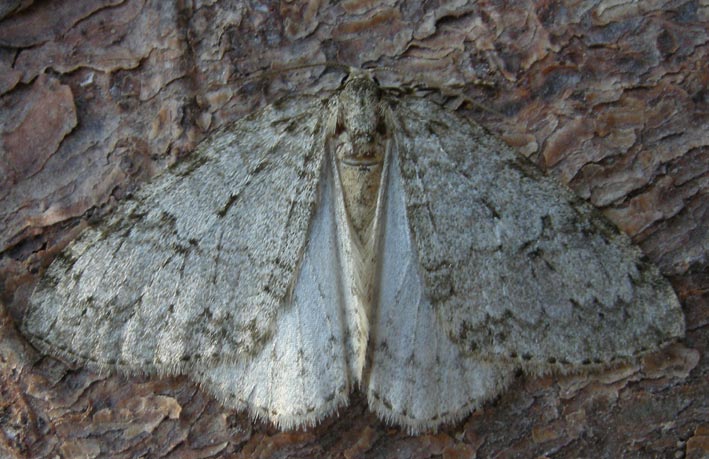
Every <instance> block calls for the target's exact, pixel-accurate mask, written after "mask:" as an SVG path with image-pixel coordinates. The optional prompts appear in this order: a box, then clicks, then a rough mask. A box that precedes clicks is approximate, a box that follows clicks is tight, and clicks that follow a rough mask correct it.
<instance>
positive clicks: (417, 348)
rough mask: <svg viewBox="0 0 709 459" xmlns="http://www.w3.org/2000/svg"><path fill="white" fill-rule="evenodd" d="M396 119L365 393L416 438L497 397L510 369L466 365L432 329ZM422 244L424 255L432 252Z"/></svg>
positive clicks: (467, 360) (443, 334)
mask: <svg viewBox="0 0 709 459" xmlns="http://www.w3.org/2000/svg"><path fill="white" fill-rule="evenodd" d="M396 117H397V113H396V112H392V113H390V116H388V119H389V121H388V128H389V129H391V130H392V131H394V133H395V134H394V135H393V136H392V139H391V143H390V148H389V151H388V154H387V162H388V166H387V177H386V183H385V187H384V195H383V196H384V199H383V206H382V213H381V215H380V216H379V217H378V218H380V219H381V222H380V224H381V240H380V243H379V248H378V254H379V266H378V277H377V279H378V282H377V289H376V295H375V305H376V307H375V308H374V310H373V313H372V316H371V333H370V340H369V346H370V349H369V354H368V370H367V373H366V374H365V378H364V386H365V387H366V391H367V397H368V400H369V405H370V407H371V408H372V409H373V410H374V411H375V412H377V414H379V415H380V416H381V417H382V418H384V419H386V420H389V421H392V422H395V423H397V424H399V425H402V426H404V427H406V428H407V430H409V431H410V432H412V433H418V432H422V431H430V430H435V429H436V428H437V427H438V426H439V425H441V424H442V423H447V422H454V421H456V420H458V419H460V418H462V417H464V416H465V415H467V414H469V413H470V412H471V411H472V410H474V409H475V408H477V407H478V406H480V405H481V404H482V403H483V402H485V401H486V400H489V399H491V398H493V397H494V396H496V395H497V394H498V393H499V392H501V391H502V390H503V389H504V388H505V387H506V386H507V382H508V381H509V380H510V379H511V375H512V367H510V366H508V365H506V364H504V363H503V364H499V363H493V362H483V361H480V360H478V359H471V358H469V356H467V355H465V354H464V352H463V350H462V349H461V347H460V346H458V345H457V344H456V343H454V342H453V341H451V339H450V337H449V336H448V333H447V331H446V329H445V328H444V327H441V326H439V324H438V322H439V321H438V320H437V318H436V310H435V307H434V303H433V300H432V297H431V296H430V293H429V292H430V291H431V289H430V288H429V286H430V285H431V284H430V283H429V284H426V280H425V279H424V278H423V274H422V268H421V261H420V258H421V257H425V256H427V255H430V252H428V251H424V252H423V253H422V252H421V250H420V248H417V247H416V246H415V243H416V240H415V237H414V235H413V234H412V232H411V231H412V229H413V228H414V226H413V225H412V224H411V222H410V220H409V215H410V214H409V212H408V209H407V207H408V206H413V205H414V202H415V201H414V200H415V199H416V198H417V196H416V195H415V194H413V193H412V192H411V190H407V189H406V188H405V187H404V184H403V179H402V168H401V163H400V156H401V155H402V154H404V153H403V152H402V151H401V149H402V148H406V147H408V146H407V145H402V142H407V141H408V140H405V139H402V137H403V138H406V137H408V136H409V134H408V133H406V132H402V131H401V130H400V125H399V121H398V120H397V119H396ZM421 205H425V203H423V202H421ZM419 237H420V236H419ZM427 242H431V245H430V246H428V245H427V246H426V247H429V248H430V247H432V246H433V244H435V241H427Z"/></svg>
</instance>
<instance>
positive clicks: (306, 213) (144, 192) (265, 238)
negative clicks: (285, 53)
mask: <svg viewBox="0 0 709 459" xmlns="http://www.w3.org/2000/svg"><path fill="white" fill-rule="evenodd" d="M320 104H321V102H320V101H319V100H316V99H311V98H293V99H290V100H285V101H283V102H281V103H280V104H276V105H273V106H270V107H268V108H266V109H265V110H263V111H261V112H259V113H257V114H254V115H251V116H249V117H247V118H244V119H242V120H240V121H238V122H237V123H235V124H234V125H232V126H231V127H228V128H226V129H225V130H223V131H222V132H220V133H218V135H214V136H212V137H211V138H210V139H208V140H206V141H205V142H204V143H202V144H201V145H200V147H198V149H197V150H196V151H195V153H194V154H193V155H192V156H191V157H190V158H188V159H187V160H185V161H184V162H183V163H182V164H180V165H178V166H177V167H175V168H172V169H170V170H168V171H166V172H165V173H163V174H162V175H161V176H159V177H156V178H155V179H154V180H153V181H152V182H150V183H149V184H147V185H146V186H145V187H143V188H142V189H141V190H140V191H139V192H137V193H136V195H135V197H134V198H133V199H130V200H128V201H125V202H123V203H121V204H120V205H119V206H118V207H117V209H116V210H115V212H114V214H113V216H112V217H111V218H110V219H109V220H107V221H106V222H104V223H102V224H100V225H99V226H98V227H97V228H92V229H90V230H88V231H86V232H85V233H83V234H82V235H81V236H80V237H79V238H78V240H77V241H76V242H75V243H74V244H73V246H71V247H70V248H68V249H67V250H66V252H65V254H63V255H62V256H60V257H59V258H58V259H57V260H56V261H55V262H54V263H53V264H52V265H51V266H50V267H49V269H48V272H47V275H46V276H45V277H44V279H43V280H42V281H40V283H39V285H38V287H37V288H36V290H35V292H34V293H33V295H32V297H31V300H30V305H29V308H28V311H27V314H26V317H25V320H24V323H23V329H24V332H25V334H26V335H27V336H28V337H29V338H30V339H31V341H32V342H33V343H34V344H35V345H36V346H37V347H38V348H40V350H42V351H43V352H46V353H48V354H50V355H55V356H59V357H62V358H65V359H68V360H70V361H76V362H80V363H89V364H93V365H95V366H98V367H114V366H117V367H120V368H123V369H125V370H128V371H148V372H152V371H160V372H165V373H178V372H186V371H189V370H190V368H194V367H196V366H200V365H205V364H207V362H219V361H236V360H239V359H242V358H245V356H248V355H250V354H252V353H254V352H256V351H257V350H258V349H259V348H261V347H262V346H263V345H264V344H265V342H267V341H268V340H269V339H270V334H271V331H272V330H271V329H272V324H273V321H274V320H275V318H276V317H277V316H278V315H279V314H280V313H281V312H282V311H281V309H282V308H283V307H284V305H285V303H286V301H285V299H286V297H287V296H288V294H289V292H290V291H291V289H292V287H293V285H294V283H295V276H296V273H297V268H298V266H299V263H300V261H301V258H302V256H303V252H304V247H305V243H306V240H307V231H308V227H309V223H310V221H311V219H312V215H313V213H314V211H315V208H316V204H317V202H316V201H317V186H318V180H319V174H320V171H321V164H322V160H323V151H324V150H323V148H322V139H323V135H322V130H323V119H322V117H321V116H320V115H319V109H320Z"/></svg>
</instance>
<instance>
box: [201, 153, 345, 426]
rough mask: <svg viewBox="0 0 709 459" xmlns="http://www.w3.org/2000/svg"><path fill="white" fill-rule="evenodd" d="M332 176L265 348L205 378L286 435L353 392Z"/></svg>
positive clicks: (226, 399)
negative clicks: (298, 271)
mask: <svg viewBox="0 0 709 459" xmlns="http://www.w3.org/2000/svg"><path fill="white" fill-rule="evenodd" d="M325 168H326V169H329V168H330V163H329V162H326V163H325ZM332 178H333V175H332V171H329V170H328V171H327V172H324V173H323V179H322V180H321V184H320V188H321V189H320V200H319V205H318V209H317V211H316V212H315V215H314V216H313V220H312V223H311V228H310V233H309V237H308V241H309V242H308V245H307V248H306V251H305V253H304V254H303V258H302V263H301V266H300V273H299V277H298V278H297V282H296V284H295V287H294V289H293V293H292V297H291V300H290V302H289V304H288V305H287V306H286V308H285V310H284V312H283V313H282V314H281V315H280V316H279V317H278V318H277V319H276V322H275V326H274V329H273V335H272V337H271V339H270V340H269V342H268V344H267V345H266V346H264V347H263V348H262V349H261V351H260V352H259V353H258V354H257V355H255V356H253V357H252V358H251V359H249V360H246V361H242V362H236V363H223V364H221V365H219V366H216V367H213V368H209V369H208V370H206V371H204V372H203V373H202V374H201V376H200V381H201V382H202V384H203V385H204V387H205V388H206V389H207V390H209V391H210V392H212V393H213V394H215V395H216V396H217V398H219V399H220V400H222V401H223V403H224V404H225V405H227V406H230V407H234V408H237V409H244V408H247V409H248V410H249V412H250V413H251V414H252V415H253V416H254V417H257V418H262V419H268V420H270V421H271V422H273V423H274V424H276V425H277V426H279V427H280V428H284V429H291V428H294V427H298V426H300V425H313V424H315V423H316V422H317V421H318V420H320V419H322V418H323V417H325V416H326V415H328V414H330V413H331V412H332V411H334V410H335V409H337V408H338V407H340V406H342V405H344V404H346V403H347V399H348V395H349V392H350V388H351V387H352V381H350V379H349V368H348V361H349V360H352V359H353V358H354V356H353V355H351V354H352V353H351V351H350V348H349V347H348V346H346V343H345V337H346V333H347V330H346V329H347V322H346V321H345V319H346V317H345V316H344V308H343V303H342V285H341V279H340V276H339V269H338V254H337V250H336V247H337V244H336V242H337V241H336V238H337V234H336V222H335V212H334V207H333V185H332Z"/></svg>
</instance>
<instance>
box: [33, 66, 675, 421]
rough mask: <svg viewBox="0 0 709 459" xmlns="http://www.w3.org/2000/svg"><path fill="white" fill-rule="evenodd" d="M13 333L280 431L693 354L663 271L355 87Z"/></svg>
mask: <svg viewBox="0 0 709 459" xmlns="http://www.w3.org/2000/svg"><path fill="white" fill-rule="evenodd" d="M23 329H24V333H25V334H26V335H27V336H28V337H29V339H30V340H31V341H32V343H34V345H35V346H36V347H38V348H39V349H40V350H42V351H43V352H45V353H47V354H51V355H54V356H58V357H60V358H63V359H67V360H69V361H72V362H76V363H80V364H84V365H89V366H91V367H96V368H99V369H107V368H108V369H117V370H121V371H125V372H129V373H130V372H150V373H158V374H187V375H189V376H190V377H191V378H192V379H193V380H195V381H197V382H199V383H200V384H201V385H202V386H203V387H204V388H205V389H206V390H208V391H209V392H211V393H212V394H214V395H215V396H216V397H217V398H218V399H219V400H221V401H222V403H224V405H226V406H227V407H234V408H238V409H248V411H249V412H250V413H251V414H252V415H254V416H256V417H259V418H265V419H269V420H271V421H272V422H274V423H275V424H277V425H278V426H279V427H281V428H284V429H290V428H295V427H298V426H302V425H312V424H314V423H316V422H318V421H319V420H320V419H322V418H323V417H325V416H327V415H328V414H329V413H331V412H333V411H334V410H336V409H337V408H338V407H340V406H343V405H345V404H347V400H348V397H349V394H350V392H351V391H352V390H353V389H354V388H357V387H358V388H359V389H360V390H362V391H364V392H365V393H366V394H367V398H368V400H369V405H370V407H371V409H372V410H374V411H375V412H376V413H377V414H378V415H379V416H380V417H382V418H384V419H385V420H387V421H391V422H393V423H396V424H399V425H401V426H403V427H405V428H407V429H408V430H409V431H410V432H413V433H416V432H421V431H426V430H434V429H436V428H437V427H438V426H439V425H440V424H441V423H444V422H449V421H455V420H458V419H460V418H462V417H463V416H465V415H467V414H468V413H470V412H471V411H472V410H473V409H475V408H476V407H477V406H479V405H480V404H481V403H483V402H484V401H486V400H488V399H490V398H492V397H494V396H496V395H497V394H499V393H500V392H501V391H502V390H504V388H505V387H506V384H507V382H508V381H509V380H510V376H511V375H512V373H513V372H514V371H515V370H516V369H520V368H521V369H522V370H524V371H526V372H529V373H535V374H536V373H541V372H546V371H551V370H559V371H577V370H578V369H580V368H584V367H585V366H593V367H599V366H604V365H608V364H610V363H611V362H613V361H616V360H627V359H633V358H635V357H636V356H637V355H639V354H642V353H644V352H647V351H650V350H654V349H657V348H658V347H660V346H662V345H664V344H665V343H668V342H670V341H672V340H675V339H677V338H680V337H682V336H683V333H684V318H683V314H682V310H681V307H680V304H679V302H678V300H677V298H676V296H675V294H674V292H673V290H672V288H671V287H670V285H669V283H668V282H667V281H666V280H665V279H664V278H663V277H662V276H661V275H660V273H659V272H658V269H657V268H656V267H655V266H652V265H650V264H648V263H646V262H645V261H643V259H642V256H641V253H640V251H639V250H638V249H637V248H636V247H635V246H633V245H632V244H631V243H630V240H629V238H628V237H627V236H625V235H623V234H621V233H619V232H618V231H617V230H616V229H615V227H613V225H611V224H610V223H608V222H607V221H606V220H605V219H604V218H603V217H601V216H600V215H599V213H598V212H596V211H595V210H594V209H593V208H592V207H591V206H589V205H588V204H586V203H585V202H583V201H582V200H580V199H579V198H578V197H576V196H575V195H574V194H573V193H571V192H570V191H569V190H568V189H567V188H566V187H564V186H562V185H560V184H558V183H556V182H555V181H554V180H552V179H550V178H548V177H546V176H545V175H544V174H543V173H542V172H541V171H539V170H538V169H537V168H536V167H534V166H533V165H532V164H531V163H529V162H528V161H527V160H526V159H524V158H522V157H521V156H519V155H518V154H517V153H515V152H514V151H513V150H511V149H510V148H509V147H508V146H506V145H505V144H504V143H502V142H501V141H499V140H498V139H496V138H495V137H494V136H492V135H491V134H489V133H488V132H486V131H484V130H483V129H482V128H481V127H479V126H478V125H476V124H475V123H473V122H470V121H468V120H466V119H464V118H462V117H461V116H460V115H458V114H455V113H451V112H449V111H447V110H445V109H443V108H441V107H439V106H438V105H436V104H435V103H433V102H431V101H428V100H425V99H422V98H417V97H414V96H409V95H394V94H390V93H389V92H387V91H385V90H383V89H381V88H380V87H379V86H378V85H377V84H376V83H375V82H374V81H373V80H372V79H371V78H370V77H369V76H368V75H367V74H364V73H362V72H352V73H351V75H350V76H349V77H348V78H347V80H346V81H345V83H344V84H343V86H342V87H341V88H340V89H339V90H338V91H336V92H335V93H334V95H332V96H331V97H326V98H318V97H313V96H307V97H306V96H302V97H290V98H286V99H285V100H282V101H280V102H278V103H275V104H273V105H271V106H268V107H266V108H265V109H263V110H262V111H260V112H258V113H255V114H253V115H251V116H248V117H246V118H244V119H242V120H240V121H238V122H236V123H234V124H233V125H231V126H230V127H228V128H227V129H224V130H222V131H219V132H217V133H216V134H214V135H212V136H211V137H210V138H208V139H207V140H206V141H205V142H203V143H202V144H201V145H200V146H199V147H198V148H197V150H196V151H195V152H194V154H192V155H191V156H190V158H188V159H187V160H185V161H184V162H182V163H181V164H180V165H178V166H177V167H175V168H172V169H170V170H169V171H167V172H165V173H163V174H162V175H161V176H159V177H157V178H155V179H154V181H152V182H151V183H149V184H148V185H147V186H145V187H144V188H143V189H142V190H140V191H139V192H138V193H136V194H135V195H134V196H133V197H132V198H130V199H128V200H126V201H125V202H123V203H122V204H121V205H120V206H119V207H118V208H117V210H116V211H115V213H114V214H113V216H112V218H110V219H108V221H106V222H104V223H102V224H101V225H99V226H97V227H94V228H90V229H88V230H87V231H85V232H84V233H83V234H82V235H81V236H80V237H79V238H78V239H77V240H76V241H75V242H74V243H73V244H72V245H71V246H69V247H68V248H67V250H66V251H65V253H64V254H63V255H62V256H61V257H59V258H57V259H56V260H55V261H54V262H53V263H52V264H51V266H50V267H49V268H48V270H47V272H46V274H45V276H44V277H43V279H42V280H41V281H40V283H39V285H38V287H37V288H36V290H35V292H34V294H33V295H32V297H31V300H30V305H29V309H28V311H27V314H26V318H25V321H24V323H23Z"/></svg>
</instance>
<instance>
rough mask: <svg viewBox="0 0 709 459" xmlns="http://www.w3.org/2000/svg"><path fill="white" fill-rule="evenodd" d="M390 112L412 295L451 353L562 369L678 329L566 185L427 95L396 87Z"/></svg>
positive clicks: (655, 277)
mask: <svg viewBox="0 0 709 459" xmlns="http://www.w3.org/2000/svg"><path fill="white" fill-rule="evenodd" d="M395 116H396V119H397V120H398V122H399V125H400V133H399V134H398V135H397V141H398V142H399V143H400V147H399V148H398V153H399V155H398V160H399V170H400V176H401V179H402V192H403V194H404V196H405V200H406V204H405V207H406V219H407V224H408V225H409V226H408V231H409V232H410V234H411V238H412V239H413V243H412V248H413V251H414V252H415V254H416V262H417V263H418V268H419V269H420V271H421V278H422V281H423V284H424V288H425V296H426V297H427V298H428V299H429V300H430V301H431V304H432V307H433V309H434V310H435V312H436V314H435V316H436V319H437V324H436V325H437V326H438V327H442V328H443V329H445V331H446V333H447V334H448V336H450V337H451V339H452V340H453V341H455V342H456V343H458V345H459V346H460V348H461V351H463V352H464V353H466V354H468V355H470V356H474V357H476V358H483V359H488V360H493V361H499V360H500V359H504V360H507V361H515V362H517V363H519V364H521V365H523V366H524V365H526V366H528V367H529V368H530V369H534V368H535V367H536V368H542V367H544V366H547V365H565V366H566V367H569V368H570V367H574V366H580V365H583V364H594V363H595V364H604V363H608V362H611V361H613V360H616V359H626V358H632V357H633V356H635V355H638V354H640V353H642V352H645V351H647V350H651V349H655V348H657V347H658V346H661V345H663V344H664V343H667V342H669V341H671V340H673V339H676V338H678V337H680V336H682V335H683V331H684V320H683V315H682V311H681V307H680V305H679V302H678V301H677V298H676V296H675V294H674V292H673V291H672V288H671V287H670V285H669V283H668V282H667V280H665V279H664V278H663V277H662V276H661V275H660V274H659V271H658V270H657V268H655V267H654V266H652V265H649V264H647V263H645V262H644V261H642V254H641V253H640V251H639V250H638V249H637V248H636V247H634V246H632V245H631V244H630V242H629V239H628V238H627V237H626V236H624V235H622V234H620V233H619V232H618V231H617V230H616V229H615V228H614V227H613V226H612V225H611V224H610V223H608V222H607V221H605V219H604V218H603V217H602V216H600V214H599V213H598V212H597V211H595V210H594V209H592V208H591V207H590V206H589V205H588V204H586V203H585V202H583V201H582V200H580V199H579V198H578V197H576V196H575V195H574V194H573V193H572V192H571V191H570V190H569V189H568V188H566V187H565V186H563V185H561V184H558V183H556V182H555V181H554V180H553V179H551V178H549V177H547V176H545V175H544V174H543V173H542V172H541V171H540V170H538V169H537V168H536V167H535V166H533V165H532V164H531V163H529V162H528V161H527V160H526V159H525V158H522V157H521V156H519V155H518V154H517V153H516V152H514V151H512V150H511V149H510V148H509V147H508V146H506V145H505V144H503V143H502V142H501V141H499V140H498V139H496V138H495V137H494V136H492V135H490V134H489V133H487V132H485V131H484V130H483V129H482V128H481V127H479V126H478V125H476V124H474V123H471V122H469V121H467V120H465V119H463V118H462V117H460V116H459V115H457V114H455V113H451V112H448V111H447V110H444V109H442V108H440V107H439V106H437V105H436V104H434V103H432V102H429V101H427V100H424V99H419V98H413V97H402V98H400V99H399V104H398V106H397V108H396V109H395Z"/></svg>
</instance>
